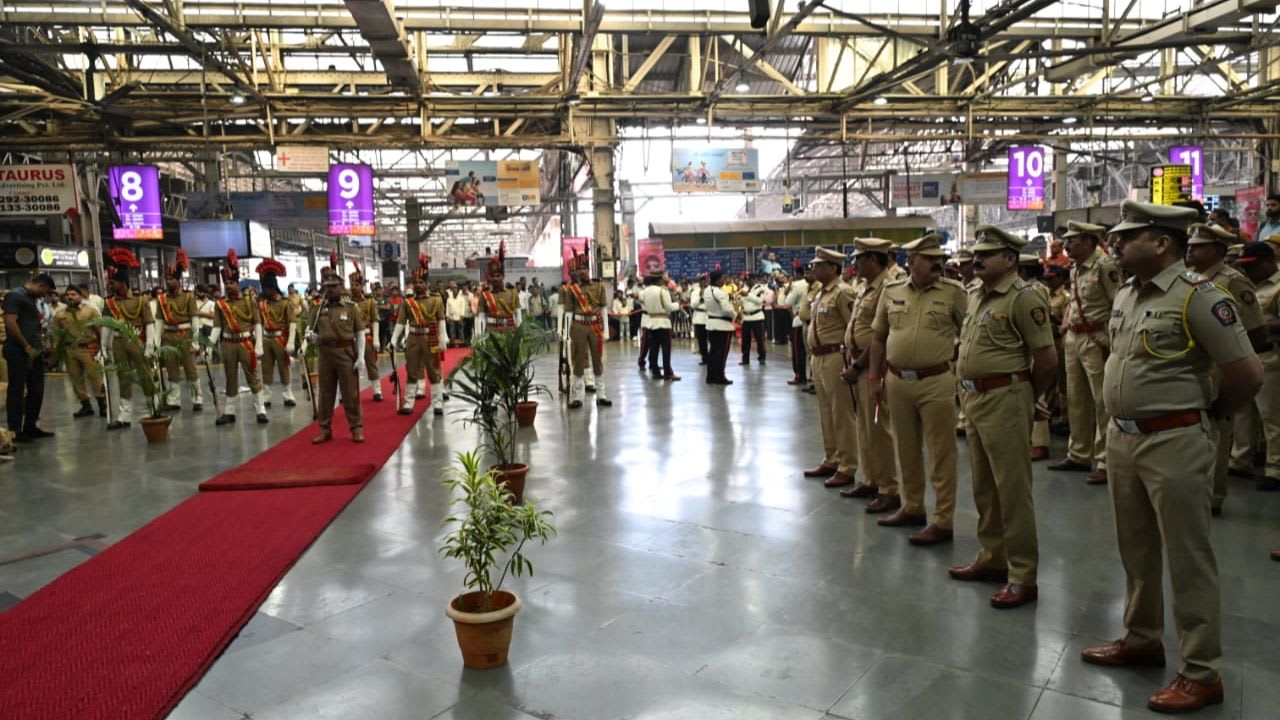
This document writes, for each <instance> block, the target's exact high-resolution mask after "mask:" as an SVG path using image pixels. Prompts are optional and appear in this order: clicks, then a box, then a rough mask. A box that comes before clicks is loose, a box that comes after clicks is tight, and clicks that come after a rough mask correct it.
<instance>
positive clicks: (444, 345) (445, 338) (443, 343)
mask: <svg viewBox="0 0 1280 720" xmlns="http://www.w3.org/2000/svg"><path fill="white" fill-rule="evenodd" d="M448 349H449V330H448V328H446V327H445V324H444V321H443V320H441V321H440V352H444V351H445V350H448Z"/></svg>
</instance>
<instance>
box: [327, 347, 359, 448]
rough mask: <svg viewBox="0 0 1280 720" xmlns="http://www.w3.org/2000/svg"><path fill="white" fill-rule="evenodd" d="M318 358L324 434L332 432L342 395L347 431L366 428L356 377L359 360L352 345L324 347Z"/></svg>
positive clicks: (357, 378)
mask: <svg viewBox="0 0 1280 720" xmlns="http://www.w3.org/2000/svg"><path fill="white" fill-rule="evenodd" d="M316 358H317V361H318V364H319V366H320V367H319V370H320V372H319V380H320V387H319V388H318V389H317V392H318V393H319V395H320V407H319V410H320V418H319V419H320V427H321V428H322V429H323V430H331V429H332V428H333V404H334V401H335V400H337V398H338V395H339V393H341V396H342V410H343V412H345V413H346V415H347V427H349V428H351V430H353V431H355V430H359V429H361V428H363V427H364V418H363V417H362V416H361V414H360V378H359V377H357V376H356V367H355V365H356V356H355V352H354V351H353V350H352V349H351V343H343V344H342V345H341V346H335V345H324V344H322V345H321V346H320V348H319V352H318V353H317V355H316Z"/></svg>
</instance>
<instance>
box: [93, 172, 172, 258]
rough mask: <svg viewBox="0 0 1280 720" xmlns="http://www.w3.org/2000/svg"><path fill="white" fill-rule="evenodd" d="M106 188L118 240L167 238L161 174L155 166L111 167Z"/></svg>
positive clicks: (115, 235) (114, 236) (115, 236)
mask: <svg viewBox="0 0 1280 720" xmlns="http://www.w3.org/2000/svg"><path fill="white" fill-rule="evenodd" d="M107 185H108V189H109V191H110V194H111V203H112V205H113V206H114V207H115V210H116V218H117V222H116V223H115V224H114V227H113V228H112V232H111V236H112V237H113V238H114V239H116V240H160V239H162V238H163V237H164V226H163V218H162V213H161V202H160V199H161V198H160V171H159V170H158V169H156V167H155V166H153V165H112V166H111V167H109V168H108V169H107Z"/></svg>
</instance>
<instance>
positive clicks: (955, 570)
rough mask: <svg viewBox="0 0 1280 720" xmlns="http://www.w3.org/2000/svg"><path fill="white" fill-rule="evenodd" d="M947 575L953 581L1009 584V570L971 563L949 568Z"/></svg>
mask: <svg viewBox="0 0 1280 720" xmlns="http://www.w3.org/2000/svg"><path fill="white" fill-rule="evenodd" d="M947 574H948V575H950V576H951V579H953V580H960V581H961V582H1000V583H1007V582H1009V569H1008V568H1002V567H988V566H986V565H979V564H978V563H976V562H971V563H969V564H968V565H957V566H955V567H951V568H947Z"/></svg>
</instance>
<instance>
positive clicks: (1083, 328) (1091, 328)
mask: <svg viewBox="0 0 1280 720" xmlns="http://www.w3.org/2000/svg"><path fill="white" fill-rule="evenodd" d="M1106 327H1107V324H1106V323H1100V322H1094V323H1076V324H1075V325H1072V326H1070V327H1068V328H1067V329H1068V330H1070V331H1071V332H1073V333H1091V332H1098V331H1099V330H1103V329H1105V328H1106Z"/></svg>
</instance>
